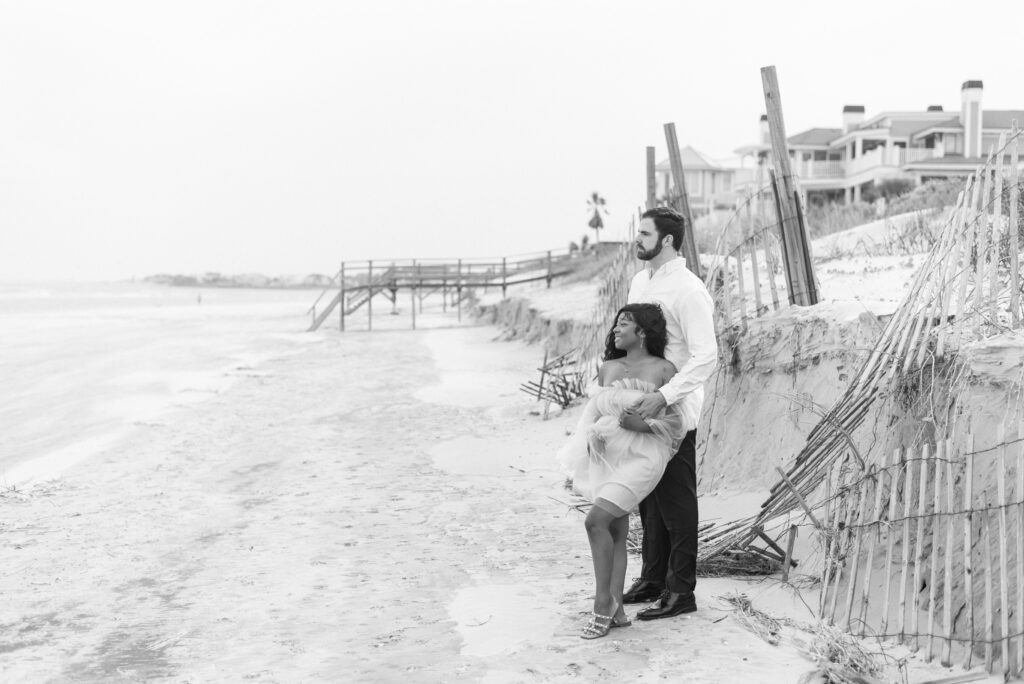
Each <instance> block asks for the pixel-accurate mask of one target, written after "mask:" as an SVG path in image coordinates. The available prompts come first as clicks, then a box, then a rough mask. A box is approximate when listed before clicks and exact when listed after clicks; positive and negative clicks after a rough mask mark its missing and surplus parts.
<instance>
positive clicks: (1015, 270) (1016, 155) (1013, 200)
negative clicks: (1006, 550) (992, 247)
mask: <svg viewBox="0 0 1024 684" xmlns="http://www.w3.org/2000/svg"><path fill="white" fill-rule="evenodd" d="M1010 130H1011V136H1012V138H1013V148H1012V149H1011V151H1010V223H1009V224H1008V226H1007V227H1008V228H1009V233H1008V238H1009V240H1010V327H1011V328H1012V329H1013V330H1016V329H1017V328H1019V327H1020V265H1019V264H1018V263H1017V260H1018V259H1019V257H1018V255H1017V253H1018V252H1019V251H1020V242H1019V237H1020V228H1019V227H1018V226H1017V219H1018V216H1017V212H1018V211H1019V209H1018V208H1017V205H1018V202H1019V201H1020V185H1019V184H1018V181H1017V179H1018V177H1019V175H1020V171H1019V170H1018V168H1017V167H1018V166H1019V162H1020V150H1019V145H1020V136H1019V135H1018V132H1019V129H1018V128H1017V120H1016V119H1014V120H1013V122H1012V123H1011V128H1010ZM993 301H994V298H993ZM1017 562H1018V563H1024V559H1021V560H1019V561H1017ZM1019 591H1021V592H1022V593H1024V587H1021V588H1020V589H1019ZM1021 641H1022V646H1024V638H1022V639H1021ZM1020 674H1022V675H1024V673H1020Z"/></svg>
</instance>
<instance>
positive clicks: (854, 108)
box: [843, 105, 864, 133]
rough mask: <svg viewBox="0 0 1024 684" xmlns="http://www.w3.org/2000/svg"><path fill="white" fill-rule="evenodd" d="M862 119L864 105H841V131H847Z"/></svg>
mask: <svg viewBox="0 0 1024 684" xmlns="http://www.w3.org/2000/svg"><path fill="white" fill-rule="evenodd" d="M862 121H864V105H846V106H845V107H843V133H849V132H850V131H852V130H853V129H854V128H856V127H857V126H860V124H861V122H862Z"/></svg>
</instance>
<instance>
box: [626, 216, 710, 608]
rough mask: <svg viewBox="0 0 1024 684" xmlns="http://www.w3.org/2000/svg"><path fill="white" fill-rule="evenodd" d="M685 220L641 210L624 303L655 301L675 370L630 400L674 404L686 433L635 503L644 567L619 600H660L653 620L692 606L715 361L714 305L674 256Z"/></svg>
mask: <svg viewBox="0 0 1024 684" xmlns="http://www.w3.org/2000/svg"><path fill="white" fill-rule="evenodd" d="M684 224H685V219H684V218H683V216H682V215H681V214H679V213H678V212H676V211H674V210H672V209H669V208H666V207H659V208H656V209H651V210H649V211H647V212H645V213H644V214H643V216H641V220H640V227H639V230H638V234H637V238H636V243H637V257H638V258H639V259H640V260H642V261H646V262H647V268H645V269H644V270H643V271H640V272H639V273H637V274H636V275H635V276H634V277H633V281H632V282H631V283H630V286H629V296H628V301H629V303H631V304H632V303H635V302H646V303H654V304H659V305H660V306H661V309H662V312H663V313H664V314H665V320H666V321H667V323H668V346H667V347H666V349H665V358H667V359H668V360H669V361H671V362H672V363H674V364H675V366H676V368H677V369H678V372H677V373H676V375H675V376H673V378H672V379H671V380H670V381H669V382H668V383H666V384H665V385H664V386H663V387H662V388H661V389H659V390H658V391H656V392H650V393H648V394H645V395H644V396H643V398H642V399H641V400H640V401H639V402H638V403H637V404H636V405H635V406H634V407H633V408H634V410H635V412H637V413H639V414H640V415H641V416H642V417H643V418H650V417H652V416H654V415H656V414H657V413H658V412H659V411H661V410H662V409H663V408H664V407H665V406H667V405H669V404H674V403H677V402H678V403H679V405H680V408H681V409H682V413H683V429H684V430H686V431H687V432H686V437H685V438H684V439H683V443H682V445H681V446H680V447H679V451H678V452H677V453H676V455H675V456H673V457H672V459H671V460H670V461H669V462H668V467H666V468H665V474H664V475H663V476H662V478H661V481H660V482H659V483H658V485H657V486H656V487H655V488H654V491H652V492H651V494H650V495H648V497H647V498H646V499H644V500H643V501H642V502H641V503H640V520H641V523H642V525H643V529H644V539H643V545H642V547H641V553H642V556H643V569H642V570H641V572H640V578H639V579H638V580H636V581H635V582H634V583H633V586H632V587H630V589H629V590H628V591H627V592H625V593H624V594H623V601H624V602H625V603H643V602H647V601H653V600H655V599H658V602H657V603H656V604H655V605H654V606H652V607H650V608H648V609H646V610H641V611H640V612H638V613H637V618H638V619H640V620H656V619H659V618H667V617H672V616H675V615H680V614H682V613H690V612H693V611H695V610H697V602H696V599H695V598H694V595H693V590H694V587H695V586H696V585H697V522H698V519H697V463H696V458H697V454H696V434H697V433H696V430H697V423H698V422H699V421H700V412H701V407H702V406H703V404H704V381H705V380H707V379H708V378H709V377H710V376H711V373H712V371H714V369H715V366H716V365H717V363H718V345H717V343H716V342H715V324H714V317H713V315H714V304H713V302H712V299H711V294H710V293H709V292H708V290H707V288H706V287H704V283H703V282H701V280H700V278H698V277H697V276H695V275H694V274H693V273H692V272H691V271H690V269H688V268H687V267H686V260H685V259H684V258H682V257H681V256H679V254H678V252H679V249H680V248H682V246H683V231H684V230H687V229H689V226H686V225H684Z"/></svg>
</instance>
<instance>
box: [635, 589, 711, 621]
mask: <svg viewBox="0 0 1024 684" xmlns="http://www.w3.org/2000/svg"><path fill="white" fill-rule="evenodd" d="M695 610H697V599H695V598H694V596H693V593H692V592H686V593H684V594H677V593H676V592H674V591H670V592H667V593H666V594H665V595H664V596H662V597H661V600H660V601H658V603H657V604H656V605H654V606H651V607H650V608H648V609H647V610H641V611H640V612H639V613H637V614H636V617H637V619H638V620H658V619H660V618H667V617H675V616H676V615H682V614H683V613H692V612H694V611H695Z"/></svg>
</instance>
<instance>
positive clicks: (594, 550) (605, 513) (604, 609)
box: [585, 498, 628, 615]
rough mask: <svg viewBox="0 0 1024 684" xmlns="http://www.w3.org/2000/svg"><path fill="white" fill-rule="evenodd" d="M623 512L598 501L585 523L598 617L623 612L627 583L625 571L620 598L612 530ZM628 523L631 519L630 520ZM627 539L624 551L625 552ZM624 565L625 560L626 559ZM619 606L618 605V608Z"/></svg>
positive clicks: (623, 542) (616, 507)
mask: <svg viewBox="0 0 1024 684" xmlns="http://www.w3.org/2000/svg"><path fill="white" fill-rule="evenodd" d="M622 513H623V511H621V509H619V507H618V506H616V505H615V504H612V503H609V502H607V501H605V500H604V499H601V498H598V499H597V500H596V501H595V502H594V505H593V506H591V507H590V512H589V513H587V519H586V522H585V525H586V528H587V537H588V538H589V539H590V555H591V557H592V558H593V559H594V612H595V613H597V614H598V615H612V614H613V613H610V612H609V611H611V610H616V612H617V611H619V610H621V609H622V584H623V583H624V582H625V576H626V574H625V572H626V569H625V567H623V568H622V575H621V576H620V578H619V583H618V586H619V590H618V592H617V596H616V595H615V594H613V592H612V586H613V577H614V572H615V538H614V537H613V534H612V527H613V526H614V525H615V524H616V520H617V519H618V518H621V517H623V516H622V515H620V514H622ZM627 519H628V518H627ZM625 541H626V540H625V536H623V537H622V545H623V546H622V548H623V552H625ZM623 563H625V557H623ZM616 603H618V605H617V606H616Z"/></svg>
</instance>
